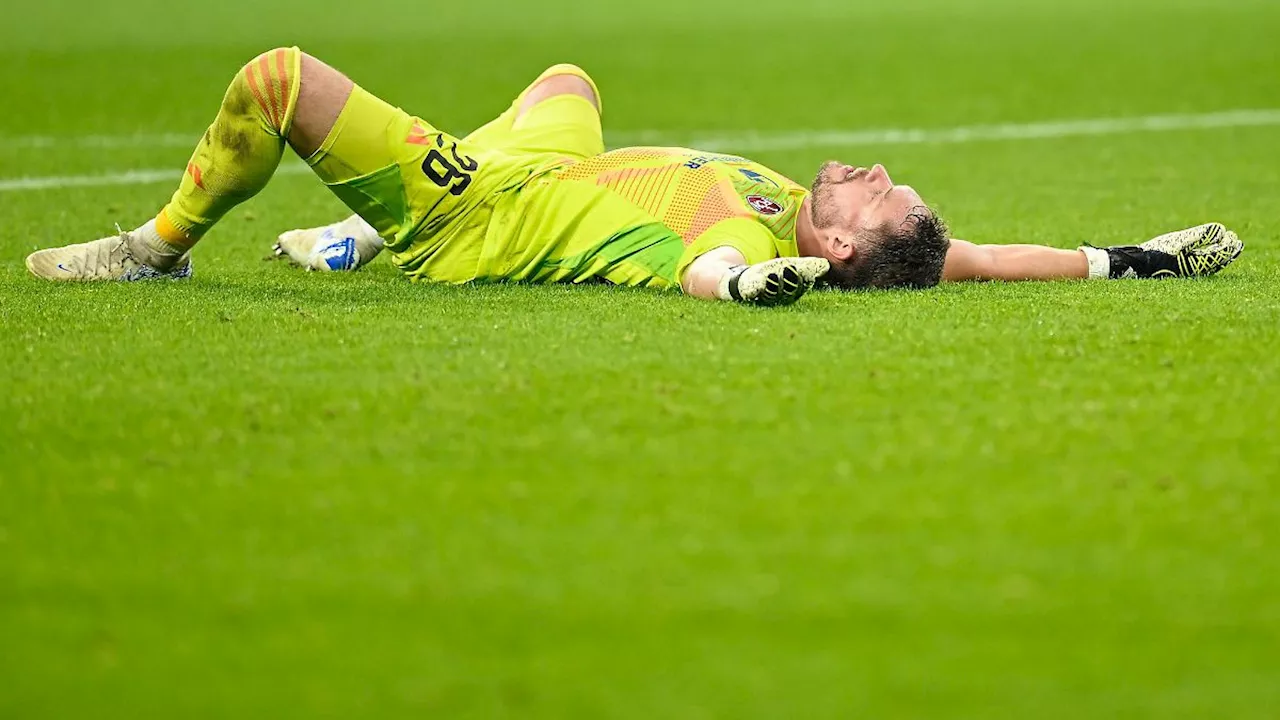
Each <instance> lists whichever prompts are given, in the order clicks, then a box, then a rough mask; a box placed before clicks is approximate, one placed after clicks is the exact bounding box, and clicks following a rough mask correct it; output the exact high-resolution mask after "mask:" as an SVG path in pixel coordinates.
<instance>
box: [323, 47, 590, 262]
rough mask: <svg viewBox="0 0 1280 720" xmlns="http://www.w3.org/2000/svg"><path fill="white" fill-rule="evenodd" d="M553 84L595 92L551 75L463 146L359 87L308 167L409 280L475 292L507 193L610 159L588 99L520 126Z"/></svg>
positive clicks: (567, 70) (561, 69)
mask: <svg viewBox="0 0 1280 720" xmlns="http://www.w3.org/2000/svg"><path fill="white" fill-rule="evenodd" d="M551 75H576V76H578V77H581V78H583V79H584V80H586V81H587V82H588V83H590V84H591V86H592V88H593V89H595V88H596V86H595V83H594V81H592V80H591V78H590V76H588V75H587V74H586V72H584V71H583V70H582V69H581V68H578V67H576V66H573V65H557V66H555V67H552V68H548V69H547V70H546V71H545V72H544V73H542V75H540V76H539V77H538V79H537V80H535V81H534V83H532V84H530V86H529V88H526V90H525V91H524V92H522V93H521V94H520V96H519V97H517V98H516V99H515V101H514V102H512V104H511V107H510V108H509V109H508V110H507V111H506V112H504V113H503V114H502V115H500V116H499V117H497V118H496V119H494V120H493V121H492V122H490V123H488V124H487V125H485V126H484V127H482V128H480V129H479V130H476V131H475V132H474V133H472V134H470V135H468V136H466V137H465V138H462V139H458V138H456V137H454V136H452V135H450V134H448V133H445V132H443V131H441V130H439V129H437V128H436V127H434V126H432V125H431V124H430V123H428V122H427V121H425V120H423V119H421V118H418V117H414V116H411V115H409V114H408V113H406V112H404V111H403V110H401V109H399V108H396V107H393V106H391V105H389V104H387V103H385V102H383V101H382V100H379V99H378V98H376V97H374V96H373V95H371V94H369V93H368V92H366V91H365V90H363V89H361V88H359V87H356V88H355V90H354V92H353V93H352V95H351V97H350V99H348V100H347V103H346V106H345V107H344V108H343V110H342V113H341V114H340V115H339V116H338V120H337V122H336V123H335V125H334V127H333V130H332V131H330V133H329V136H328V137H327V138H326V139H325V141H324V143H323V144H322V145H321V147H320V149H319V150H317V151H316V153H315V154H314V155H312V156H311V157H310V158H308V159H307V163H308V164H309V165H311V167H312V168H313V169H314V170H315V172H316V174H317V175H318V176H319V177H320V179H321V180H323V181H324V182H325V184H326V185H327V186H328V187H329V189H330V190H332V191H333V192H334V194H336V195H337V196H338V197H339V198H340V199H341V200H342V201H343V202H344V203H346V205H347V206H348V207H350V208H351V209H352V210H353V211H354V212H356V213H357V214H359V215H360V216H361V217H363V218H364V219H365V220H366V221H367V222H369V224H371V225H373V226H374V227H375V228H377V230H378V232H379V234H380V235H382V237H383V238H384V240H386V243H387V249H388V250H390V251H391V254H392V258H393V260H394V261H395V263H396V264H397V265H398V266H399V267H400V268H401V270H403V271H404V272H405V273H406V274H408V275H409V277H410V278H413V279H419V278H422V279H430V280H434V281H439V282H455V283H457V282H467V281H469V280H472V279H475V278H476V277H477V271H478V267H479V263H480V260H481V251H482V246H483V244H484V238H485V232H486V231H487V228H488V227H489V220H490V218H491V217H492V214H493V209H494V206H495V204H496V203H497V202H498V201H499V199H501V198H502V196H503V193H504V192H505V191H509V190H514V189H517V188H520V187H522V186H523V185H524V184H526V183H527V182H528V181H529V180H530V179H531V178H534V177H535V176H538V175H541V174H543V173H546V172H547V171H549V170H551V169H554V168H556V167H561V166H563V165H564V164H566V163H567V162H571V161H573V160H580V159H582V158H586V157H591V156H593V155H597V154H599V153H602V152H604V139H603V134H602V130H601V125H600V114H599V112H598V111H597V110H596V108H595V106H594V105H592V104H591V102H589V101H588V100H586V99H585V98H582V97H579V96H577V95H559V96H555V97H552V98H549V99H547V100H544V101H542V102H540V103H538V104H537V105H534V106H533V107H532V108H530V109H529V110H528V111H527V112H525V114H524V115H523V116H519V117H517V116H518V115H519V109H520V105H521V103H522V102H523V99H524V97H525V95H526V94H527V93H528V92H529V89H532V87H533V86H534V85H536V84H537V83H538V82H539V81H541V80H542V79H544V78H546V77H549V76H551ZM596 97H597V98H599V97H600V93H599V91H598V90H596Z"/></svg>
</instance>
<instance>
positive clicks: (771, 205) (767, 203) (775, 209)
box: [747, 195, 782, 215]
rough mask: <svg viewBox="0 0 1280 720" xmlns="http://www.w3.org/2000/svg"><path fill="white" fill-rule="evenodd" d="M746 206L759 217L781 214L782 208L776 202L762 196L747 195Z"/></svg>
mask: <svg viewBox="0 0 1280 720" xmlns="http://www.w3.org/2000/svg"><path fill="white" fill-rule="evenodd" d="M747 204H748V205H750V206H751V209H752V210H755V211H756V212H758V213H760V214H761V215H777V214H778V213H780V212H782V206H781V205H779V204H778V203H777V201H776V200H770V199H769V198H767V197H765V196H763V195H748V196H747Z"/></svg>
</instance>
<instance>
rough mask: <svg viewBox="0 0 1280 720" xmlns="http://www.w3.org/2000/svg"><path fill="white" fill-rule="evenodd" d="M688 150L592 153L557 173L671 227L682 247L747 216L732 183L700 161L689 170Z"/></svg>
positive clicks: (635, 150) (632, 150)
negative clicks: (592, 185) (721, 224)
mask: <svg viewBox="0 0 1280 720" xmlns="http://www.w3.org/2000/svg"><path fill="white" fill-rule="evenodd" d="M690 157H691V156H690V155H688V154H683V153H680V154H677V153H676V152H673V151H671V150H666V149H658V148H627V149H623V150H615V151H613V152H609V153H605V154H603V155H597V156H595V157H592V158H588V159H586V160H583V161H580V162H577V163H574V164H573V165H570V166H569V167H567V168H565V169H564V170H562V171H560V173H559V177H560V178H561V179H563V180H585V181H594V182H595V183H596V184H597V185H601V186H604V187H607V188H609V189H610V190H612V191H613V192H615V193H617V194H618V195H620V196H622V197H623V198H625V199H626V200H627V201H629V202H631V203H633V204H634V205H636V206H638V207H640V208H641V209H642V210H644V211H645V212H647V213H649V214H650V215H652V216H653V217H654V218H656V219H657V220H659V221H660V222H662V224H663V225H666V226H667V227H669V228H671V230H673V231H674V232H675V233H676V234H678V235H679V236H680V237H681V239H682V240H684V243H685V244H686V245H687V244H689V243H692V242H693V241H694V240H696V239H697V238H698V236H700V235H701V234H702V233H704V232H706V231H707V229H708V228H710V227H711V226H713V225H715V224H716V223H719V222H720V221H722V220H726V219H728V218H733V217H751V213H750V212H749V211H748V210H747V209H746V207H745V206H744V205H743V203H742V201H741V199H739V198H738V197H737V195H736V193H735V190H734V187H733V183H732V182H731V181H729V180H727V179H725V178H722V177H721V176H720V175H719V174H718V173H717V172H716V171H715V170H714V169H712V168H711V167H708V166H706V165H705V164H704V165H702V166H700V167H697V168H690V167H689V166H688V165H687V163H688V162H689V160H690Z"/></svg>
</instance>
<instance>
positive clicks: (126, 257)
mask: <svg viewBox="0 0 1280 720" xmlns="http://www.w3.org/2000/svg"><path fill="white" fill-rule="evenodd" d="M165 260H166V258H164V257H163V256H161V255H158V254H157V253H154V252H152V251H151V250H150V249H149V248H148V247H147V246H146V242H145V241H144V240H143V239H142V238H141V237H139V236H138V235H137V234H136V233H132V232H129V231H127V230H126V231H121V232H120V234H119V235H116V236H115V237H108V238H102V239H101V240H94V241H93V242H87V243H78V244H76V245H66V246H63V247H56V248H47V249H44V250H37V251H36V252H33V253H31V254H30V255H28V256H27V269H28V270H30V271H31V274H32V275H35V276H36V277H39V278H44V279H46V280H70V281H104V280H118V281H124V282H131V281H134V280H184V279H186V278H189V277H191V255H190V254H189V253H186V254H183V255H182V256H181V257H179V258H177V260H176V262H163V261H165Z"/></svg>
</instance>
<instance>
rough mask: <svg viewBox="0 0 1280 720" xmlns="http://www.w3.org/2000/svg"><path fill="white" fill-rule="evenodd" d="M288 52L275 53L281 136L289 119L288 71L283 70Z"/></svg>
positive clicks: (286, 129)
mask: <svg viewBox="0 0 1280 720" xmlns="http://www.w3.org/2000/svg"><path fill="white" fill-rule="evenodd" d="M288 52H289V51H288V50H283V49H282V50H277V51H276V71H277V72H278V73H279V74H280V132H281V134H283V133H285V132H287V131H288V128H286V127H285V126H284V124H285V121H286V120H288V119H289V99H290V98H289V96H290V94H291V93H290V92H289V85H290V84H291V83H290V82H289V71H288V70H287V69H286V68H285V55H287V54H288Z"/></svg>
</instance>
